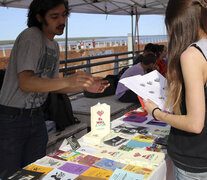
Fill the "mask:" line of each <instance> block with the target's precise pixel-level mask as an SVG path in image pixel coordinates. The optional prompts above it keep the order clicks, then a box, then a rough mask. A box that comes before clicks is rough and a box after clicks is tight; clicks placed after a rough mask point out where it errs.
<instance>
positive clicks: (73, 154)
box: [60, 151, 86, 162]
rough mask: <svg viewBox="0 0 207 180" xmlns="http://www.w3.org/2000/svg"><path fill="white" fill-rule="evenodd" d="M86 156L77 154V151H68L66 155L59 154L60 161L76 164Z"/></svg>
mask: <svg viewBox="0 0 207 180" xmlns="http://www.w3.org/2000/svg"><path fill="white" fill-rule="evenodd" d="M85 156H86V155H85V154H82V153H79V152H77V151H68V152H66V153H62V154H61V156H60V157H61V158H62V159H66V160H67V161H71V162H78V161H79V160H80V159H82V158H84V157H85Z"/></svg>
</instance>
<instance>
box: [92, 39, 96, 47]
mask: <svg viewBox="0 0 207 180" xmlns="http://www.w3.org/2000/svg"><path fill="white" fill-rule="evenodd" d="M92 46H93V48H95V47H96V42H95V40H94V39H93V41H92Z"/></svg>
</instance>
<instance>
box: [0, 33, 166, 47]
mask: <svg viewBox="0 0 207 180" xmlns="http://www.w3.org/2000/svg"><path fill="white" fill-rule="evenodd" d="M55 40H56V41H57V42H58V43H59V45H60V46H62V45H65V39H64V38H55ZM93 40H94V41H95V42H96V43H104V42H122V41H125V43H127V42H128V36H100V37H71V38H68V44H69V45H75V44H77V43H79V42H84V43H86V42H92V41H93ZM14 42H15V40H8V41H5V40H4V41H0V50H8V49H12V47H13V43H14ZM158 42H167V35H141V36H139V43H140V44H147V43H158Z"/></svg>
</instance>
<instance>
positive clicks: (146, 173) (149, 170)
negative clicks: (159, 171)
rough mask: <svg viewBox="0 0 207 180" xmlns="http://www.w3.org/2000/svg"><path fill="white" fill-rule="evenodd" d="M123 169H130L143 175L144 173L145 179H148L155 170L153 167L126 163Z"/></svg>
mask: <svg viewBox="0 0 207 180" xmlns="http://www.w3.org/2000/svg"><path fill="white" fill-rule="evenodd" d="M123 170H125V171H129V172H132V173H136V174H142V175H144V179H147V178H148V177H149V176H150V175H151V174H152V172H153V171H154V169H153V168H146V167H141V166H134V165H132V164H128V165H126V166H125V167H124V168H123Z"/></svg>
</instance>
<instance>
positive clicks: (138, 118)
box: [123, 115, 147, 123]
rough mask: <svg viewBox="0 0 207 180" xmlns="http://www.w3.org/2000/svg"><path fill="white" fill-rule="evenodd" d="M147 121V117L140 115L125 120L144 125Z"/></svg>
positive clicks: (124, 119)
mask: <svg viewBox="0 0 207 180" xmlns="http://www.w3.org/2000/svg"><path fill="white" fill-rule="evenodd" d="M146 120H147V117H146V116H138V115H130V116H127V117H125V118H123V121H129V122H136V123H143V122H145V121H146Z"/></svg>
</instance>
